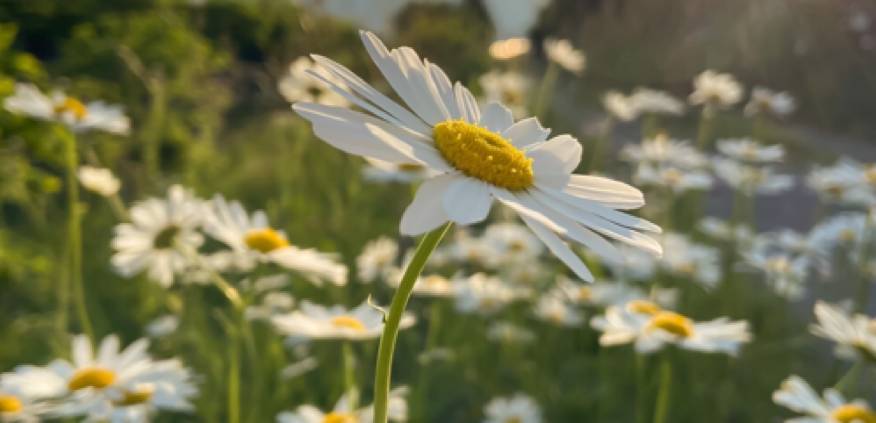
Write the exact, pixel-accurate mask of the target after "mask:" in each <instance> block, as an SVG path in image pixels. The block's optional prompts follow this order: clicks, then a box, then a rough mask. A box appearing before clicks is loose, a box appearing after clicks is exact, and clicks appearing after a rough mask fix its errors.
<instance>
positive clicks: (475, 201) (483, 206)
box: [444, 176, 493, 225]
mask: <svg viewBox="0 0 876 423" xmlns="http://www.w3.org/2000/svg"><path fill="white" fill-rule="evenodd" d="M492 204H493V197H492V196H490V187H489V186H488V185H487V184H485V183H483V182H481V181H479V180H477V179H474V178H467V177H464V176H461V177H459V178H457V179H456V180H455V181H453V182H451V183H450V185H448V186H447V191H446V192H445V193H444V211H445V212H446V213H447V216H448V217H449V218H450V220H452V221H454V222H456V223H459V224H461V225H470V224H472V223H477V222H480V221H482V220H484V219H486V218H487V215H489V214H490V206H491V205H492Z"/></svg>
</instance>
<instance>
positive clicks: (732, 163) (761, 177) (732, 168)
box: [713, 158, 794, 195]
mask: <svg viewBox="0 0 876 423" xmlns="http://www.w3.org/2000/svg"><path fill="white" fill-rule="evenodd" d="M713 167H714V170H715V174H716V175H717V176H718V177H719V178H721V180H723V181H724V182H725V183H726V184H727V185H729V186H730V187H731V188H733V189H735V190H738V191H741V192H742V193H743V194H745V195H754V194H762V195H773V194H779V193H781V192H784V191H787V190H789V189H790V188H791V187H792V186H793V185H794V178H793V177H792V176H790V175H779V174H775V173H773V170H772V168H770V167H755V166H749V165H746V164H743V163H739V162H737V161H736V160H729V159H723V158H715V159H714V161H713Z"/></svg>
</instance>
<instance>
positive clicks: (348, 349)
mask: <svg viewBox="0 0 876 423" xmlns="http://www.w3.org/2000/svg"><path fill="white" fill-rule="evenodd" d="M341 350H342V351H341V354H342V355H343V356H344V357H343V361H344V391H345V393H346V394H347V395H348V397H347V398H348V400H349V402H350V403H349V407H350V410H355V409H357V408H359V387H358V386H357V385H356V356H355V355H354V354H353V345H352V344H351V343H350V341H344V343H343V345H342V346H341Z"/></svg>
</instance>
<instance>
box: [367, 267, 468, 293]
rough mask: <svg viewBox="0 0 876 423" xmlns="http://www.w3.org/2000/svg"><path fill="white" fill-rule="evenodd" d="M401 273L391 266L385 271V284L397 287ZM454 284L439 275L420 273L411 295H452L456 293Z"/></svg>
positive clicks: (399, 269) (401, 271)
mask: <svg viewBox="0 0 876 423" xmlns="http://www.w3.org/2000/svg"><path fill="white" fill-rule="evenodd" d="M405 267H407V266H405ZM403 274H404V270H402V269H401V268H398V267H393V268H391V269H390V270H389V271H388V272H387V274H386V277H385V278H384V280H385V281H386V284H387V285H389V286H391V287H393V288H398V286H399V284H400V283H401V279H402V275H403ZM456 286H457V285H456V284H454V283H453V281H451V280H450V279H447V278H445V277H444V276H441V275H436V274H431V275H420V276H419V277H417V281H416V282H415V283H414V291H413V295H417V296H422V297H437V298H448V297H453V296H454V295H456Z"/></svg>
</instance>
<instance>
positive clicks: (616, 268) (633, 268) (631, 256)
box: [606, 246, 660, 281]
mask: <svg viewBox="0 0 876 423" xmlns="http://www.w3.org/2000/svg"><path fill="white" fill-rule="evenodd" d="M659 262H660V259H658V258H656V257H654V256H652V255H650V254H648V253H646V252H644V251H641V250H638V249H634V248H628V247H624V246H621V257H620V260H609V261H607V262H606V264H607V265H608V266H609V267H610V268H611V274H612V275H613V276H614V277H615V279H618V280H621V281H630V280H636V281H647V280H649V279H651V278H652V277H653V276H654V275H655V274H656V272H657V269H658V266H659Z"/></svg>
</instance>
